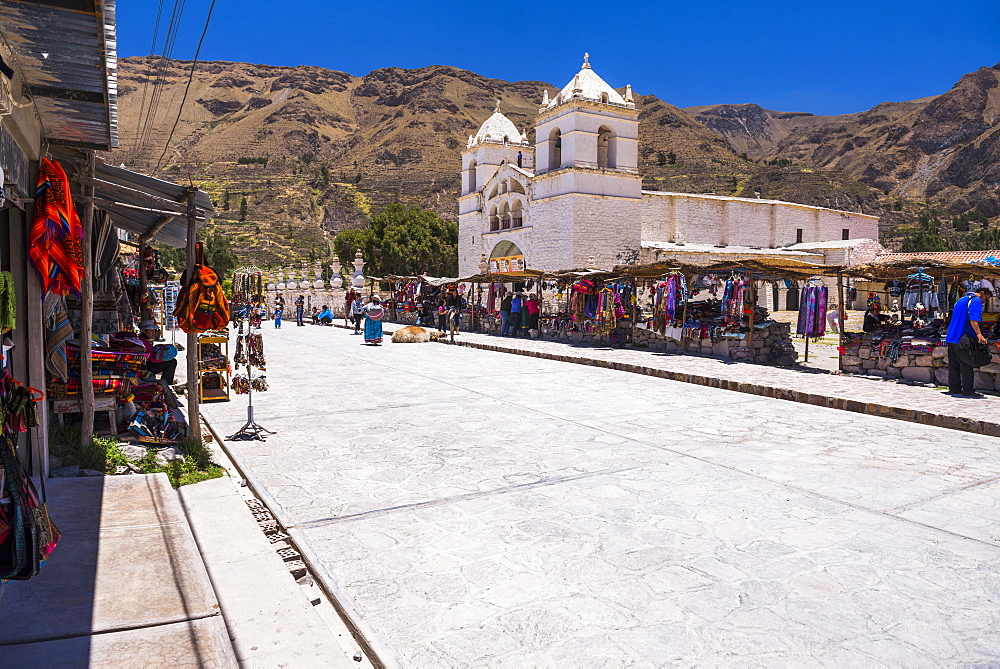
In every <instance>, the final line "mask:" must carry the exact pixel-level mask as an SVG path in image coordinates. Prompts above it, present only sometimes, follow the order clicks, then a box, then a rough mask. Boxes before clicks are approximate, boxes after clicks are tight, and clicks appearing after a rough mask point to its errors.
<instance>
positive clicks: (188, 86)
mask: <svg viewBox="0 0 1000 669" xmlns="http://www.w3.org/2000/svg"><path fill="white" fill-rule="evenodd" d="M214 9H215V0H212V4H211V5H209V6H208V16H207V17H206V18H205V28H204V29H203V30H202V31H201V39H199V40H198V48H197V49H195V52H194V60H193V61H191V72H190V74H188V80H187V84H186V85H185V86H184V96H183V97H182V98H181V104H180V106H179V107H177V118H175V119H174V125H173V127H172V128H170V135H169V136H168V137H167V141H166V143H165V144H164V145H163V153H161V154H160V158H159V159H158V160H157V161H156V167H155V168H154V171H155V170H158V169H160V163H161V162H163V157H164V156H165V155H167V149H168V148H170V141H171V140H172V139H173V138H174V131H175V130H177V124H178V123H180V121H181V112H183V111H184V103H185V102H186V101H187V96H188V91H189V90H191V82H192V81H193V80H194V70H195V67H197V65H198V56H199V55H200V54H201V45H202V44H204V43H205V35H207V34H208V24H209V23H211V22H212V10H214Z"/></svg>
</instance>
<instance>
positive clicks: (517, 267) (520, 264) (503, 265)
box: [490, 255, 524, 274]
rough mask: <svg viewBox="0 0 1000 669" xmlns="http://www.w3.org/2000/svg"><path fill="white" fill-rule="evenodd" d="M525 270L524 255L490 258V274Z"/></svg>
mask: <svg viewBox="0 0 1000 669" xmlns="http://www.w3.org/2000/svg"><path fill="white" fill-rule="evenodd" d="M523 271H524V256H522V255H517V256H506V257H503V258H490V274H510V273H512V272H523Z"/></svg>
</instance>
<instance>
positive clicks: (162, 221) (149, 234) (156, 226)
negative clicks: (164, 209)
mask: <svg viewBox="0 0 1000 669" xmlns="http://www.w3.org/2000/svg"><path fill="white" fill-rule="evenodd" d="M174 218H176V217H175V216H161V217H160V218H158V219H156V222H155V223H153V224H152V225H151V226H149V228H147V229H146V232H144V233H142V234H141V235H139V242H140V243H142V244H148V243H149V242H150V240H152V239H153V237H155V236H156V234H157V233H158V232H159V231H160V230H162V229H163V226H165V225H166V224H167V223H169V222H170V221H172V220H174Z"/></svg>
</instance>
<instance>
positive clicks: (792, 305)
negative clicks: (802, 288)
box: [785, 281, 799, 311]
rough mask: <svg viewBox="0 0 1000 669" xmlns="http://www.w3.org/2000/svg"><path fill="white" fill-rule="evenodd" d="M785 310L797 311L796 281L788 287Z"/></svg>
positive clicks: (797, 288)
mask: <svg viewBox="0 0 1000 669" xmlns="http://www.w3.org/2000/svg"><path fill="white" fill-rule="evenodd" d="M785 310H786V311H798V310H799V284H798V282H796V281H793V282H792V285H791V286H789V287H788V294H787V295H786V296H785Z"/></svg>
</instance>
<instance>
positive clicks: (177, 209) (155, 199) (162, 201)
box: [79, 177, 190, 216]
mask: <svg viewBox="0 0 1000 669" xmlns="http://www.w3.org/2000/svg"><path fill="white" fill-rule="evenodd" d="M79 181H80V183H82V184H83V185H85V186H92V187H95V188H98V189H100V190H102V191H107V192H110V193H117V194H119V195H121V196H123V197H128V198H133V199H136V200H139V201H140V202H145V203H147V204H149V205H150V206H153V207H159V208H160V209H165V210H167V211H171V212H174V213H176V214H178V215H181V216H183V215H185V214H186V213H187V207H186V204H187V200H188V198H189V197H190V196H189V195H188V193H185V194H184V195H183V196H182V197H181V198H180V199H178V200H176V201H175V200H169V199H167V198H164V197H160V196H158V195H153V194H151V193H147V192H145V191H141V190H137V189H135V188H129V187H128V186H122V185H120V184H116V183H112V182H110V181H104V180H103V179H96V178H88V177H81V178H80V179H79Z"/></svg>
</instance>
